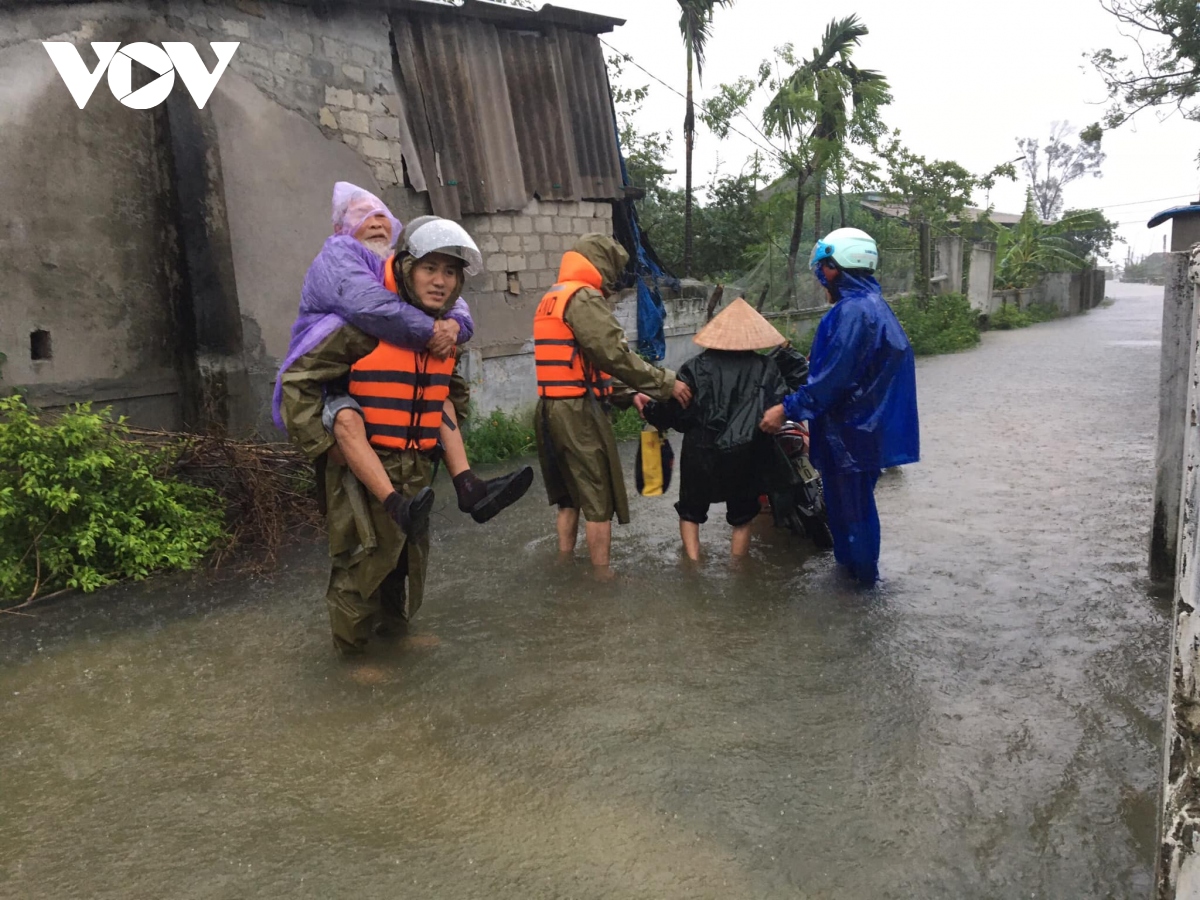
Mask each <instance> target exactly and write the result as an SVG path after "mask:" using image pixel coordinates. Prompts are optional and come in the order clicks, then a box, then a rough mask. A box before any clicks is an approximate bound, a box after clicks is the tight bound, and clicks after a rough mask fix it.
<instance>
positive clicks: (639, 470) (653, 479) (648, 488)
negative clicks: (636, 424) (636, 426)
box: [633, 428, 675, 497]
mask: <svg viewBox="0 0 1200 900" xmlns="http://www.w3.org/2000/svg"><path fill="white" fill-rule="evenodd" d="M674 469H675V451H674V450H672V449H671V442H670V441H668V440H667V438H666V435H664V434H663V433H662V432H661V431H659V430H657V429H655V428H647V429H646V430H645V431H643V432H642V434H641V442H640V443H639V444H638V451H637V459H636V460H635V462H634V466H633V473H634V474H633V478H634V481H635V482H636V484H637V489H638V493H640V494H641V495H642V496H643V497H661V496H662V495H663V493H664V492H665V491H666V490H667V488H669V487H670V486H671V472H672V471H673V470H674Z"/></svg>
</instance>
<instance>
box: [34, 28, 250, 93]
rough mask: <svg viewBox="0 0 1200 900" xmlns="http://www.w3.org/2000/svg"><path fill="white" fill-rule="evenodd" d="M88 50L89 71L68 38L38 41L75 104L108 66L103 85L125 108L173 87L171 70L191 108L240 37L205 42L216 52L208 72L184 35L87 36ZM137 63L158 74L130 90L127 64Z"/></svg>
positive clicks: (130, 68) (130, 67)
mask: <svg viewBox="0 0 1200 900" xmlns="http://www.w3.org/2000/svg"><path fill="white" fill-rule="evenodd" d="M91 43H92V50H94V51H95V52H96V58H97V59H98V60H99V61H100V62H99V63H98V64H97V66H96V68H95V70H94V71H89V70H88V67H87V64H86V63H85V62H84V61H83V57H81V56H80V55H79V50H78V49H76V47H75V45H74V44H72V43H71V42H70V41H42V46H43V47H45V48H46V52H47V53H49V54H50V60H51V61H52V62H53V63H54V68H56V69H58V74H59V75H61V76H62V80H63V82H64V83H65V84H66V86H67V90H69V91H70V92H71V97H72V98H73V99H74V100H75V103H76V105H78V107H79V108H80V109H83V108H84V107H85V106H87V102H88V100H90V99H91V98H92V94H93V92H95V90H96V86H97V85H98V84H99V83H100V79H101V78H103V77H104V73H105V72H106V71H107V72H108V89H109V90H110V91H112V95H113V96H114V97H116V98H117V100H119V101H120V102H121V103H122V104H123V105H125V106H128V107H129V108H130V109H153V108H154V107H156V106H158V105H159V104H160V103H162V102H163V101H164V100H166V99H167V97H168V96H169V95H170V93H171V89H172V88H173V87H175V74H176V73H178V74H179V77H180V78H181V79H183V83H184V86H185V87H186V88H187V89H188V93H190V94H191V95H192V99H193V100H195V101H196V107H197V109H204V104H205V103H207V102H208V98H209V97H211V96H212V92H213V91H214V90H215V89H216V87H217V82H218V81H220V80H221V76H222V75H224V74H225V69H226V67H227V66H228V65H229V61H230V60H231V59H233V54H234V51H236V50H237V48H238V47H239V46H240V44H241V42H240V41H213V42H211V43H210V45H209V46H211V47H212V49H213V53H215V54H216V55H217V65H216V67H215V68H214V69H213V70H212V71H211V72H210V71H209V70H208V67H207V66H205V65H204V60H202V59H201V58H200V54H199V52H197V50H196V48H195V47H193V46H192V45H191V44H189V43H188V42H187V41H163V44H162V46H161V47H159V46H158V45H157V44H149V43H146V42H145V41H138V42H136V43H133V44H126V45H125V46H124V47H122V46H121V42H120V41H92V42H91ZM135 62H136V63H140V64H141V65H143V66H145V67H146V68H147V69H149V70H150V71H151V72H154V73H156V74H157V75H158V77H157V78H155V79H154V80H153V81H151V82H150V83H149V84H146V85H143V86H142V87H140V88H138V89H137V90H136V91H135V90H134V89H133V64H134V63H135Z"/></svg>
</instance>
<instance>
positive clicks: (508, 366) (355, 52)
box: [0, 0, 612, 434]
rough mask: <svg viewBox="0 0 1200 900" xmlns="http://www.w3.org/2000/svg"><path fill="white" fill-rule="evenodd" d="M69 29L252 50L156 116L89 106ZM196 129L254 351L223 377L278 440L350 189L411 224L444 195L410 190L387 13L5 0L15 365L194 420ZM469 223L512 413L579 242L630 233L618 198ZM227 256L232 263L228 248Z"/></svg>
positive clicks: (12, 370)
mask: <svg viewBox="0 0 1200 900" xmlns="http://www.w3.org/2000/svg"><path fill="white" fill-rule="evenodd" d="M51 39H53V40H70V41H72V42H74V43H75V44H76V45H77V46H79V47H80V48H81V53H82V54H83V56H84V58H85V61H88V63H89V65H90V64H92V59H91V49H90V47H88V46H87V42H89V41H92V40H119V41H122V42H128V41H133V40H149V41H155V42H159V41H162V40H187V41H191V42H193V43H194V44H195V45H196V46H197V48H198V49H199V50H200V52H201V54H202V56H204V57H205V59H206V62H207V63H208V64H209V65H210V66H211V65H212V63H213V61H214V58H213V57H212V55H211V52H210V50H209V48H208V46H207V42H209V41H213V40H237V41H240V42H241V45H240V47H239V48H238V51H237V53H236V54H235V55H234V57H233V61H232V63H231V64H230V68H229V69H228V70H227V72H226V74H225V75H224V77H223V78H222V79H221V81H220V83H219V85H218V87H217V89H216V92H215V93H214V94H213V97H212V98H211V99H210V101H209V103H208V105H207V108H206V110H204V111H203V112H202V113H199V114H197V113H196V111H195V110H194V105H193V108H192V111H191V113H187V112H186V108H184V109H183V110H182V111H183V112H184V113H186V115H185V116H184V118H186V119H189V120H190V119H191V118H193V117H197V116H198V120H197V121H195V122H192V121H188V122H176V123H175V127H174V129H173V128H172V123H171V115H172V114H173V113H171V112H170V108H171V106H172V103H173V101H174V99H175V94H178V95H180V99H181V100H182V104H183V106H184V107H186V105H187V104H191V100H190V98H187V97H186V95H185V94H183V93H182V92H183V88H182V87H181V86H179V85H177V86H176V89H175V94H173V95H172V101H168V103H167V104H164V105H163V106H162V107H160V108H159V109H157V110H148V111H138V110H132V109H127V108H125V107H123V106H121V105H120V104H119V103H117V102H116V100H115V99H114V98H113V97H112V96H111V94H110V92H109V90H108V87H107V83H106V81H104V80H102V81H101V83H100V85H99V86H98V87H97V89H96V91H95V93H94V94H93V96H92V98H91V100H90V101H89V103H88V105H87V108H86V109H85V110H79V109H78V108H77V107H76V105H75V104H74V102H73V101H72V99H71V97H70V95H69V93H68V91H67V90H66V87H65V86H64V85H63V84H62V82H61V80H60V78H59V76H58V74H57V72H56V70H55V69H54V67H53V65H52V63H51V62H50V59H49V57H48V56H47V54H46V52H45V51H44V49H43V48H42V47H41V44H40V42H41V41H42V40H51ZM175 111H176V112H179V111H181V108H180V106H179V105H176V106H175ZM184 124H186V125H188V126H189V127H190V128H191V129H192V131H194V132H196V133H200V132H204V134H205V135H207V136H208V137H210V138H211V142H212V143H211V146H206V147H205V148H204V150H203V155H202V156H203V158H202V160H201V163H202V166H203V167H204V168H205V170H206V171H205V172H204V173H201V174H202V175H212V176H213V177H212V178H211V179H210V181H211V183H209V184H208V185H207V188H208V189H209V190H210V194H211V196H209V195H205V196H203V197H202V198H201V199H202V200H203V202H204V210H203V215H202V216H201V217H199V218H200V221H199V223H198V224H199V227H200V231H201V232H203V236H205V237H207V236H208V235H209V234H210V233H212V234H219V235H220V236H222V237H223V238H224V240H225V246H226V247H227V249H228V251H229V253H228V255H229V256H230V257H231V261H230V262H229V265H228V267H227V268H228V269H229V270H230V271H231V273H232V275H231V278H230V283H229V284H228V285H226V289H225V290H223V291H219V292H218V293H219V295H220V296H219V297H218V300H219V305H220V306H221V308H222V309H223V310H224V311H225V312H226V313H229V314H231V315H232V316H233V319H234V321H233V322H232V323H229V324H228V331H229V332H230V335H231V339H230V341H229V342H228V344H229V346H228V347H227V348H226V351H228V352H229V353H235V354H236V356H237V357H238V359H236V360H233V359H224V360H223V361H222V362H221V366H222V367H223V368H222V373H223V375H222V377H227V378H228V379H229V380H230V381H231V382H232V379H233V378H235V377H236V378H241V379H243V380H244V381H245V383H246V385H247V386H246V388H245V390H244V391H243V390H242V389H241V388H238V389H237V390H234V391H233V392H232V394H231V395H229V396H227V397H226V398H225V399H226V401H227V404H232V405H233V406H235V407H237V408H236V409H234V410H232V411H231V413H230V417H229V418H228V422H236V423H238V427H239V428H241V427H243V425H244V426H245V428H250V427H253V426H255V425H256V426H257V427H258V428H259V430H263V431H264V433H268V434H274V432H273V430H271V429H269V427H268V421H269V419H268V408H267V401H268V398H269V396H270V391H271V386H272V383H273V380H274V375H275V371H276V369H277V367H278V364H279V361H280V358H281V356H282V355H283V353H284V349H285V347H286V345H287V339H288V334H289V331H290V327H291V324H292V321H293V319H294V317H295V313H296V308H297V303H298V300H299V289H300V285H301V283H302V280H303V277H304V272H305V270H306V269H307V267H308V265H309V264H310V263H311V261H312V258H313V256H314V255H315V254H316V252H317V251H318V250H319V248H320V246H321V243H322V241H323V240H324V239H325V237H326V236H327V235H328V233H329V229H330V223H329V205H330V194H331V190H332V186H333V183H334V182H335V181H338V180H347V181H352V182H355V183H358V184H361V185H362V186H364V187H366V188H368V189H370V190H374V191H376V192H377V193H379V194H381V195H382V196H383V197H384V198H385V200H386V201H387V202H388V203H389V205H390V206H391V207H392V209H393V211H394V212H396V213H397V215H398V216H399V217H400V218H401V220H403V221H407V220H409V219H411V218H413V217H415V216H417V215H422V214H425V213H427V212H429V209H430V207H429V203H428V197H427V195H425V194H418V193H417V192H415V191H413V190H411V189H409V188H406V187H404V186H403V185H402V182H403V157H402V147H403V146H404V144H405V141H404V138H405V134H404V118H403V110H402V108H401V98H400V96H399V95H398V93H397V90H396V85H395V76H394V72H393V67H392V56H391V49H390V45H389V26H388V22H387V18H386V14H385V12H384V11H383V10H382V7H379V8H373V7H370V6H367V5H365V4H364V5H358V4H336V5H335V4H329V3H321V2H312V3H304V2H267V0H261V2H260V0H167V2H162V3H156V4H141V3H133V2H114V3H75V4H63V5H56V6H53V7H49V8H47V7H44V6H40V5H36V4H31V5H25V6H22V7H19V8H17V7H12V6H10V5H6V6H5V8H4V9H3V10H0V209H2V210H3V212H2V213H0V275H2V276H3V277H2V278H0V352H2V353H4V354H5V355H6V356H7V357H8V362H7V364H6V365H5V366H4V369H3V371H2V372H0V377H2V378H3V379H4V381H5V382H6V383H8V384H15V385H20V386H22V387H23V388H25V389H26V391H27V393H28V394H29V396H30V397H31V399H33V400H34V401H35V402H40V403H44V404H52V403H68V402H74V401H80V400H97V401H100V402H104V403H108V402H112V403H113V404H114V405H115V406H116V407H117V409H118V411H120V412H128V413H131V414H132V415H133V417H134V419H135V421H137V422H139V423H140V424H146V425H152V426H163V427H168V428H177V427H180V426H181V425H182V424H184V420H185V418H189V417H187V416H186V415H185V411H184V410H185V408H186V406H187V397H188V396H189V395H190V394H191V393H193V392H195V391H199V390H203V389H204V387H203V385H201V386H200V387H196V385H195V383H196V382H197V381H203V378H204V374H203V372H202V371H201V370H202V369H204V367H205V366H206V365H207V366H209V368H210V370H211V368H212V363H213V359H212V354H209V353H206V352H205V348H204V347H203V346H199V347H197V346H195V344H196V333H195V332H196V329H197V328H198V327H202V326H203V325H204V323H205V322H206V321H209V320H208V319H205V316H204V315H203V313H204V311H203V310H200V311H197V310H196V309H194V308H193V307H194V301H195V300H196V298H195V297H193V296H192V294H195V293H196V285H195V284H194V282H195V280H196V279H195V278H194V277H193V278H189V276H188V272H189V269H190V268H194V267H195V265H196V263H197V261H196V260H195V259H194V258H193V257H194V256H195V255H196V253H195V251H196V250H197V247H196V243H195V240H194V239H190V238H188V237H187V235H186V234H184V231H186V227H185V226H186V224H187V222H186V220H187V219H188V213H189V212H192V210H189V209H182V210H181V209H180V208H179V206H180V197H181V196H182V195H181V193H180V189H179V184H178V181H179V179H178V178H177V177H176V175H177V172H176V171H175V169H174V168H173V166H174V165H175V164H176V163H178V162H179V160H178V159H177V158H176V157H178V156H179V152H178V151H180V150H181V149H183V150H184V151H186V150H188V148H187V147H182V148H181V147H180V146H178V145H177V144H176V145H173V144H172V139H174V140H175V141H176V142H178V141H179V140H180V139H181V133H182V132H181V128H180V127H179V126H180V125H184ZM210 132H211V134H210ZM189 133H190V132H189ZM201 187H202V188H203V187H205V186H204V185H201ZM195 218H197V217H194V216H193V219H195ZM193 224H197V223H196V222H193ZM464 225H465V226H466V228H467V229H468V231H470V232H471V233H472V234H473V235H474V236H475V237H476V239H477V241H478V243H479V245H480V248H481V250H482V251H483V255H484V258H485V262H486V264H487V272H486V274H484V275H481V276H478V277H476V278H474V279H472V280H471V281H470V282H469V283H468V285H467V290H466V299H467V300H468V302H469V303H470V304H471V307H472V311H473V313H474V316H475V320H476V336H475V339H474V341H473V342H472V345H471V346H472V349H473V350H474V351H475V358H476V359H477V362H478V365H477V366H476V371H477V372H478V373H479V377H480V378H481V379H484V380H485V381H486V380H487V379H488V378H489V377H491V375H492V374H493V373H494V376H495V379H496V385H495V386H494V388H493V389H489V390H482V391H481V398H482V405H484V406H485V407H486V406H487V405H488V403H489V400H488V398H489V397H495V398H496V405H497V406H505V405H511V404H512V403H513V402H515V398H518V397H520V398H525V397H527V395H528V391H527V390H526V389H525V388H523V387H522V388H520V389H518V385H521V384H523V381H522V378H521V377H520V376H519V375H518V374H517V373H518V370H519V369H520V363H519V362H517V361H513V360H512V357H513V356H514V355H520V354H521V353H522V352H523V347H524V344H525V343H526V341H527V340H528V338H529V333H530V329H531V323H532V319H533V308H534V306H535V305H536V303H537V301H538V299H540V297H541V296H542V294H543V292H544V291H545V289H546V288H547V287H549V286H550V285H551V284H553V283H554V281H555V280H556V276H557V270H558V265H559V261H560V259H561V256H562V253H563V252H564V251H565V250H567V249H570V247H571V246H572V245H573V244H574V242H575V240H576V239H577V238H578V236H580V235H582V234H585V233H587V232H590V231H598V232H602V233H605V234H611V233H612V207H611V205H610V204H608V203H593V202H539V201H537V200H534V201H531V202H530V203H529V204H528V205H527V206H526V207H525V208H524V209H522V210H517V211H513V212H510V213H501V214H494V215H488V216H474V217H469V218H467V219H466V220H465V221H464ZM201 249H202V250H203V251H204V252H203V253H201V254H200V255H201V256H206V257H207V256H211V254H208V252H207V251H208V249H209V248H207V247H205V248H201ZM218 256H219V254H218ZM205 261H207V262H213V260H200V262H205ZM214 266H215V269H216V270H217V271H218V273H219V271H221V267H222V260H220V259H217V260H216V261H215V263H214ZM192 274H193V276H194V275H195V272H193V273H192ZM217 280H218V281H219V280H220V279H217ZM209 324H211V322H209ZM43 330H44V331H49V332H50V335H51V345H52V348H53V356H52V358H51V359H49V360H40V361H35V360H32V359H30V347H29V341H30V334H31V333H32V332H34V331H43ZM234 332H236V334H234ZM201 343H203V342H201ZM230 348H233V349H230ZM492 360H495V362H492ZM235 369H236V370H237V371H233V370H235ZM196 402H200V401H196ZM193 405H195V402H193ZM234 413H236V415H234Z"/></svg>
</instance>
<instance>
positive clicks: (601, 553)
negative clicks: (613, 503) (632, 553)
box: [583, 522, 612, 569]
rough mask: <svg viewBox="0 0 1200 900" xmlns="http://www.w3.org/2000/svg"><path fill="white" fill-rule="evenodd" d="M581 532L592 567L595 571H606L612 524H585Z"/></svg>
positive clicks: (610, 546) (610, 545)
mask: <svg viewBox="0 0 1200 900" xmlns="http://www.w3.org/2000/svg"><path fill="white" fill-rule="evenodd" d="M583 531H584V535H585V536H586V538H587V545H588V556H590V557H591V558H592V565H593V566H594V567H595V568H597V569H607V568H608V558H609V552H610V550H611V548H612V522H586V523H584V527H583Z"/></svg>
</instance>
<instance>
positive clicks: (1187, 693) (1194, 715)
mask: <svg viewBox="0 0 1200 900" xmlns="http://www.w3.org/2000/svg"><path fill="white" fill-rule="evenodd" d="M1173 255H1174V254H1173ZM1180 255H1183V254H1180ZM1186 256H1187V258H1188V260H1189V263H1190V269H1189V272H1188V278H1189V281H1190V285H1189V287H1190V288H1191V292H1192V295H1193V300H1192V312H1191V316H1190V317H1188V318H1187V320H1186V321H1181V320H1180V319H1179V318H1178V317H1173V318H1172V320H1171V325H1172V328H1173V329H1174V330H1175V332H1176V333H1175V334H1172V335H1167V334H1165V333H1164V335H1163V354H1164V357H1168V356H1170V357H1172V358H1173V359H1174V360H1175V363H1173V364H1172V365H1173V366H1175V364H1176V363H1177V364H1178V367H1181V368H1182V371H1183V372H1186V377H1185V378H1184V379H1183V380H1184V381H1185V385H1186V399H1185V400H1184V402H1183V403H1182V404H1176V405H1175V406H1174V408H1173V410H1172V416H1171V417H1170V418H1171V420H1172V427H1173V429H1176V430H1177V433H1180V437H1181V438H1182V442H1183V443H1182V449H1183V467H1182V471H1181V473H1180V474H1181V478H1180V480H1179V483H1178V484H1177V487H1178V488H1179V509H1180V515H1179V528H1178V536H1177V539H1176V540H1177V546H1178V564H1177V567H1176V569H1175V584H1174V609H1173V623H1174V627H1173V629H1172V634H1171V664H1170V668H1169V670H1168V672H1169V689H1168V690H1169V699H1168V703H1167V721H1166V729H1165V732H1164V737H1165V740H1164V741H1163V744H1164V746H1163V796H1162V806H1161V812H1162V819H1161V822H1160V832H1159V836H1160V846H1159V852H1158V853H1157V854H1156V856H1155V861H1156V869H1157V873H1156V881H1157V884H1156V893H1155V896H1156V897H1157V898H1161V900H1169V898H1193V897H1200V853H1197V851H1198V850H1200V846H1198V845H1197V843H1196V838H1195V835H1196V834H1197V829H1198V828H1200V816H1198V815H1197V809H1198V808H1200V683H1198V681H1197V675H1198V674H1200V615H1198V613H1197V609H1198V607H1200V527H1198V526H1200V354H1198V353H1197V350H1198V349H1200V336H1198V334H1197V327H1198V324H1200V319H1198V314H1200V303H1197V302H1196V297H1197V285H1198V283H1200V252H1196V251H1193V252H1191V253H1188V254H1186ZM1164 322H1166V319H1165V318H1164ZM1180 332H1182V336H1183V338H1184V339H1183V340H1182V341H1180V340H1179V338H1180V334H1179V333H1180ZM1181 347H1182V348H1183V352H1182V354H1180V352H1179V351H1180V348H1181ZM1172 394H1173V395H1174V396H1176V397H1178V396H1179V392H1175V391H1173V392H1172Z"/></svg>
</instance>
